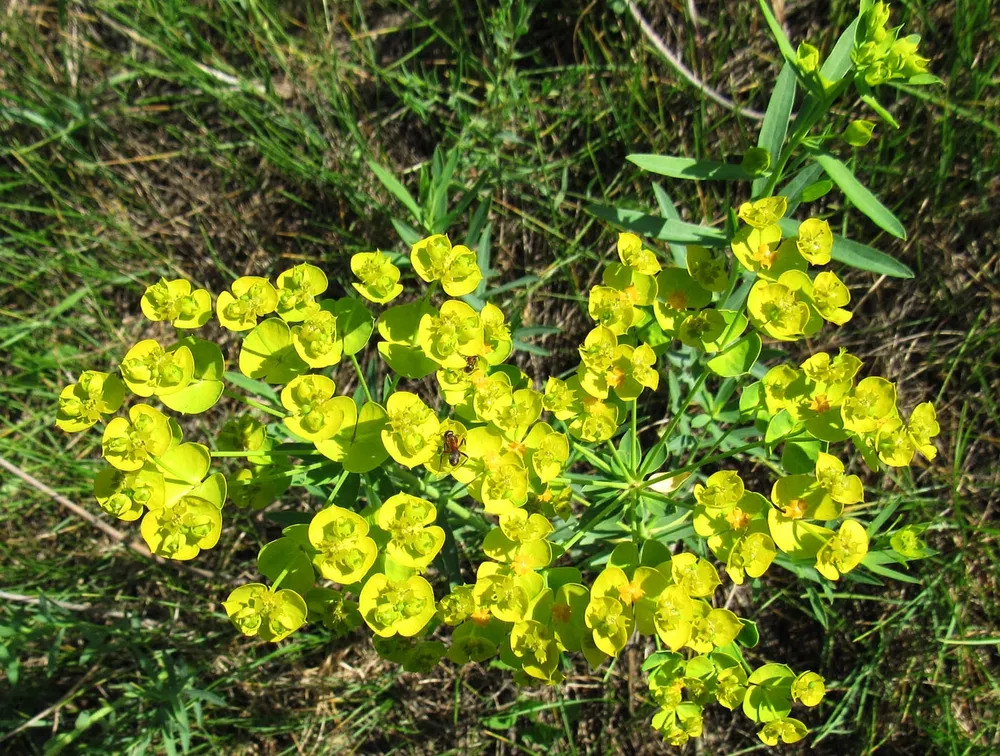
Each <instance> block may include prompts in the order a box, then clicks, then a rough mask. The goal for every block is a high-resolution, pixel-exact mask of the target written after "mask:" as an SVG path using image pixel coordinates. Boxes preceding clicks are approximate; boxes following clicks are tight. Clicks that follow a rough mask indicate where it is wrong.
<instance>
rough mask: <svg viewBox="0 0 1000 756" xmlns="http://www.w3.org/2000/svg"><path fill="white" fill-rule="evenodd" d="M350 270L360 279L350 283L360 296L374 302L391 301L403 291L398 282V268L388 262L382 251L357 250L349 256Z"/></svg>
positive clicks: (383, 302)
mask: <svg viewBox="0 0 1000 756" xmlns="http://www.w3.org/2000/svg"><path fill="white" fill-rule="evenodd" d="M351 272H352V273H353V274H354V275H356V276H357V277H358V278H359V279H361V283H353V284H351V285H352V286H354V288H355V289H357V290H358V292H360V294H361V296H363V297H364V298H365V299H367V300H369V301H371V302H375V303H376V304H385V303H386V302H391V301H392V300H393V299H395V298H396V297H398V296H399V295H400V293H401V292H402V291H403V286H402V284H400V283H399V268H397V267H396V266H395V265H393V264H392V263H391V262H389V258H388V257H387V256H386V255H385V254H383V253H382V252H379V251H375V252H359V253H358V254H356V255H354V256H353V257H351Z"/></svg>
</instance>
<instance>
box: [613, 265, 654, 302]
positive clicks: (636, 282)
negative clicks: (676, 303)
mask: <svg viewBox="0 0 1000 756" xmlns="http://www.w3.org/2000/svg"><path fill="white" fill-rule="evenodd" d="M601 278H602V280H603V281H604V284H605V286H610V287H611V288H612V289H615V290H617V291H620V292H622V293H623V294H625V296H626V297H628V300H629V301H630V302H631V303H632V304H633V305H651V304H653V300H654V299H656V292H657V286H656V277H655V276H648V275H646V274H644V273H639V272H637V271H635V270H633V269H632V268H630V267H628V266H627V265H621V264H619V263H610V264H608V265H607V266H606V267H605V268H604V273H603V274H602V276H601Z"/></svg>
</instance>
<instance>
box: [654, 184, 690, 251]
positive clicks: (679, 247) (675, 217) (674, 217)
mask: <svg viewBox="0 0 1000 756" xmlns="http://www.w3.org/2000/svg"><path fill="white" fill-rule="evenodd" d="M653 194H654V195H655V196H656V204H657V205H658V206H659V208H660V213H661V214H662V215H663V217H664V218H666V219H667V220H671V221H680V220H681V215H680V213H678V212H677V206H676V205H675V204H674V201H673V200H672V199H671V198H670V195H669V194H667V191H666V189H664V188H663V187H662V186H660V184H658V183H657V182H655V181H654V182H653ZM670 254H671V255H673V258H674V262H675V263H676V264H677V265H679V266H680V267H682V268H683V267H685V266H686V265H687V247H686V246H685V245H683V244H678V243H676V242H675V243H674V244H671V245H670Z"/></svg>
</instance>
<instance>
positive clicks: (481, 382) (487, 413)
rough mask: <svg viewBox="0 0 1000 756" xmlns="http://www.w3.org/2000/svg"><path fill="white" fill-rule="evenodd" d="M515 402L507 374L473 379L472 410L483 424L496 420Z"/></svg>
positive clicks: (495, 374)
mask: <svg viewBox="0 0 1000 756" xmlns="http://www.w3.org/2000/svg"><path fill="white" fill-rule="evenodd" d="M513 402H514V392H513V390H512V389H511V385H510V378H509V377H508V376H507V374H506V373H494V374H493V375H488V376H483V377H480V378H477V379H473V382H472V408H473V410H474V411H475V413H476V417H477V418H478V419H479V420H481V421H482V422H490V421H492V420H494V419H496V418H497V417H499V416H500V413H501V412H503V411H504V410H505V409H506V408H507V407H508V406H509V405H511V404H513Z"/></svg>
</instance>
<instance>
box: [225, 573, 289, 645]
mask: <svg viewBox="0 0 1000 756" xmlns="http://www.w3.org/2000/svg"><path fill="white" fill-rule="evenodd" d="M222 606H223V607H224V608H225V610H226V614H227V615H229V619H230V621H231V622H232V623H233V625H235V626H236V629H237V630H239V631H240V632H241V633H243V634H244V635H246V636H248V637H251V638H252V637H253V636H255V635H256V636H260V639H261V640H265V641H270V642H272V643H277V642H278V641H280V640H282V639H284V638H287V637H288V636H289V635H291V634H292V633H294V632H295V631H296V630H298V629H299V628H300V627H302V625H303V624H305V621H306V614H307V612H308V608H307V606H306V602H305V600H303V598H302V597H301V596H300V595H299V594H297V593H296V592H295V591H292V590H288V589H286V588H283V589H281V590H277V591H275V590H273V589H270V588H268V587H267V586H266V585H264V584H263V583H248V584H247V585H241V586H240V587H239V588H237V589H236V590H234V591H233V592H232V593H230V594H229V598H227V599H226V600H225V601H223V602H222Z"/></svg>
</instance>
